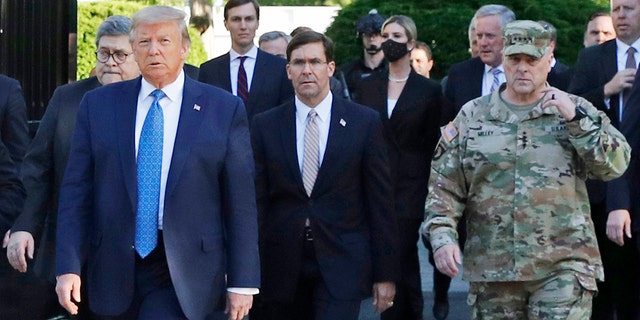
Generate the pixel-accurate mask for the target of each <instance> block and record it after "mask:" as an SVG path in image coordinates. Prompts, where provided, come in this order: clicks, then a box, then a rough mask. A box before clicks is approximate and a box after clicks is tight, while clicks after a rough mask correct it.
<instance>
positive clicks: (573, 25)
mask: <svg viewBox="0 0 640 320" xmlns="http://www.w3.org/2000/svg"><path fill="white" fill-rule="evenodd" d="M489 3H498V4H503V5H505V6H507V7H509V8H511V9H512V10H513V11H514V12H515V14H516V17H517V18H518V19H529V20H545V21H548V22H550V23H551V24H553V25H554V26H555V27H556V28H557V29H558V46H557V48H556V51H555V56H556V58H558V59H559V60H560V61H562V62H563V63H566V64H569V65H572V64H574V63H575V60H576V59H577V57H578V52H579V50H580V49H581V48H582V40H583V35H584V29H585V25H586V20H587V18H588V17H589V16H590V15H591V13H593V12H594V11H597V10H603V11H608V0H563V1H558V0H499V1H490V0H450V1H440V0H411V1H405V2H400V3H399V2H391V1H385V0H354V1H353V3H352V4H351V5H348V6H345V7H344V8H343V9H342V10H341V11H340V12H339V14H338V16H337V17H336V18H335V20H334V22H333V24H332V25H331V26H330V27H329V29H328V30H327V35H328V36H329V37H331V38H332V39H333V40H334V42H335V43H336V50H335V51H336V61H337V62H338V63H339V64H340V63H344V62H347V61H349V60H353V59H357V58H359V57H360V56H361V54H362V47H361V45H360V42H359V41H358V39H356V34H355V23H356V21H357V20H358V18H359V17H361V16H363V15H365V14H367V12H369V10H371V9H372V8H376V9H378V11H379V12H380V13H381V14H383V15H386V16H387V17H388V16H391V15H396V14H402V15H406V16H409V17H411V18H412V19H413V20H414V21H415V23H416V25H417V27H418V39H419V40H422V41H424V42H426V43H428V44H429V45H430V46H431V48H432V50H433V56H434V59H435V67H434V70H432V76H433V77H434V78H442V77H443V76H444V75H446V73H447V70H448V69H449V66H451V64H453V63H455V62H459V61H462V60H465V59H467V58H469V53H468V48H469V40H468V37H467V29H468V27H469V21H470V20H471V17H473V14H474V12H475V11H476V10H477V8H479V7H480V6H482V5H484V4H489Z"/></svg>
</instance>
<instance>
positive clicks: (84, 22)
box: [76, 1, 207, 79]
mask: <svg viewBox="0 0 640 320" xmlns="http://www.w3.org/2000/svg"><path fill="white" fill-rule="evenodd" d="M142 2H143V1H103V2H79V3H78V40H77V41H78V62H77V66H78V70H77V73H76V74H77V79H86V78H88V77H89V74H90V73H91V70H92V69H93V67H94V66H95V64H96V57H95V53H94V52H95V51H96V45H95V39H96V31H97V30H98V26H100V23H102V21H104V19H106V18H107V17H109V16H112V15H115V14H119V15H123V16H126V17H131V16H132V15H133V14H134V13H135V12H136V11H138V10H139V9H141V8H143V7H145V6H147V5H150V4H156V3H157V4H167V5H169V4H172V3H173V2H178V3H181V2H182V1H145V3H142ZM151 2H156V3H151ZM189 36H190V38H191V49H190V50H189V56H188V57H187V63H190V64H193V65H195V66H199V65H200V64H201V63H203V62H205V61H207V53H206V52H205V50H204V46H203V44H202V40H201V39H200V33H199V32H198V31H197V30H196V29H195V28H192V27H189Z"/></svg>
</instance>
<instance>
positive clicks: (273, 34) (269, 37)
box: [258, 31, 291, 46]
mask: <svg viewBox="0 0 640 320" xmlns="http://www.w3.org/2000/svg"><path fill="white" fill-rule="evenodd" d="M279 38H284V40H285V41H286V42H287V43H289V41H291V36H290V35H288V34H286V33H284V32H282V31H269V32H265V33H264V34H262V35H261V36H260V39H258V46H260V45H262V43H263V42H265V41H273V40H276V39H279Z"/></svg>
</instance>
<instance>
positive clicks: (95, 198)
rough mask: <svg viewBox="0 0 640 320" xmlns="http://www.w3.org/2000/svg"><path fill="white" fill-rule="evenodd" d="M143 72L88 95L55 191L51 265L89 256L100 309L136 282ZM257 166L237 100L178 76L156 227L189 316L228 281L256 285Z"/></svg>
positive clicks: (76, 266)
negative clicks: (176, 115)
mask: <svg viewBox="0 0 640 320" xmlns="http://www.w3.org/2000/svg"><path fill="white" fill-rule="evenodd" d="M140 79H141V78H137V79H134V80H130V81H124V82H119V83H114V84H111V85H108V86H103V87H100V88H98V89H96V90H93V91H91V92H89V93H87V94H86V95H85V97H84V98H83V100H82V103H81V105H80V110H79V111H78V116H77V121H76V127H75V130H74V134H73V140H72V143H71V151H70V155H69V161H68V166H67V170H66V171H65V175H64V178H63V182H62V187H61V190H60V204H59V212H58V230H57V245H56V254H57V261H56V273H57V274H66V273H75V274H80V270H81V267H82V265H83V263H84V262H85V261H86V262H87V277H86V278H87V281H86V282H88V283H87V284H85V285H86V286H87V288H88V290H87V292H88V294H89V305H90V308H91V309H92V310H93V311H94V312H96V313H98V314H101V315H116V314H119V313H121V312H123V311H125V310H126V309H127V308H128V307H129V305H130V303H131V301H132V299H133V293H134V287H135V286H134V283H135V279H134V274H135V256H136V251H135V247H134V243H135V225H136V203H137V182H136V159H135V141H134V140H135V134H134V130H135V117H136V104H137V101H138V93H139V91H140V84H141V80H140ZM196 105H197V106H199V107H196ZM254 171H255V170H254V166H253V155H252V152H251V144H250V138H249V129H248V125H247V117H246V114H245V111H244V107H243V105H242V102H241V100H240V99H238V98H236V97H233V96H232V95H230V94H228V93H227V92H224V91H223V90H220V89H218V88H214V87H212V86H209V85H206V84H202V83H200V82H197V81H195V80H192V79H190V78H189V77H185V84H184V91H183V100H182V107H181V110H180V120H179V124H178V129H177V135H176V139H175V146H174V151H173V156H172V159H171V165H170V169H169V177H168V179H167V185H166V192H165V202H164V217H163V226H164V228H163V235H164V245H165V253H166V257H167V262H168V266H169V271H170V274H171V281H172V283H173V286H174V288H175V291H176V294H177V296H178V300H179V301H180V305H181V306H182V310H183V311H184V313H185V315H186V316H187V317H188V318H189V319H203V318H205V316H206V315H207V314H209V313H211V312H212V311H213V309H214V308H216V307H222V305H221V303H222V302H223V301H224V294H225V288H226V287H254V288H255V287H259V281H260V280H259V277H260V275H259V258H258V245H257V243H258V241H257V240H258V238H257V211H256V206H255V189H254V188H255V186H254V183H253V178H254ZM217 304H218V305H217Z"/></svg>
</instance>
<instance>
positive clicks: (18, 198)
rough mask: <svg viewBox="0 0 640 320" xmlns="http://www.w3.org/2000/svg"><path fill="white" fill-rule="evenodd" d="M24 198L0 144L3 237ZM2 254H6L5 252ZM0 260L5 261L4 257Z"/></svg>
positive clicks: (0, 215) (8, 159)
mask: <svg viewBox="0 0 640 320" xmlns="http://www.w3.org/2000/svg"><path fill="white" fill-rule="evenodd" d="M24 197H25V192H24V188H23V187H22V182H21V181H20V178H19V177H18V170H17V169H16V166H15V164H14V163H13V161H11V155H10V154H9V150H8V149H7V147H5V145H4V144H3V143H2V142H0V234H1V235H2V236H3V237H4V234H5V233H6V232H7V230H9V229H10V228H11V225H12V224H13V222H14V220H15V218H16V216H18V214H19V213H20V208H22V205H23V203H24ZM2 252H3V253H6V251H5V250H3V251H2ZM0 258H2V259H6V255H3V256H2V257H0ZM5 263H6V262H5Z"/></svg>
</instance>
